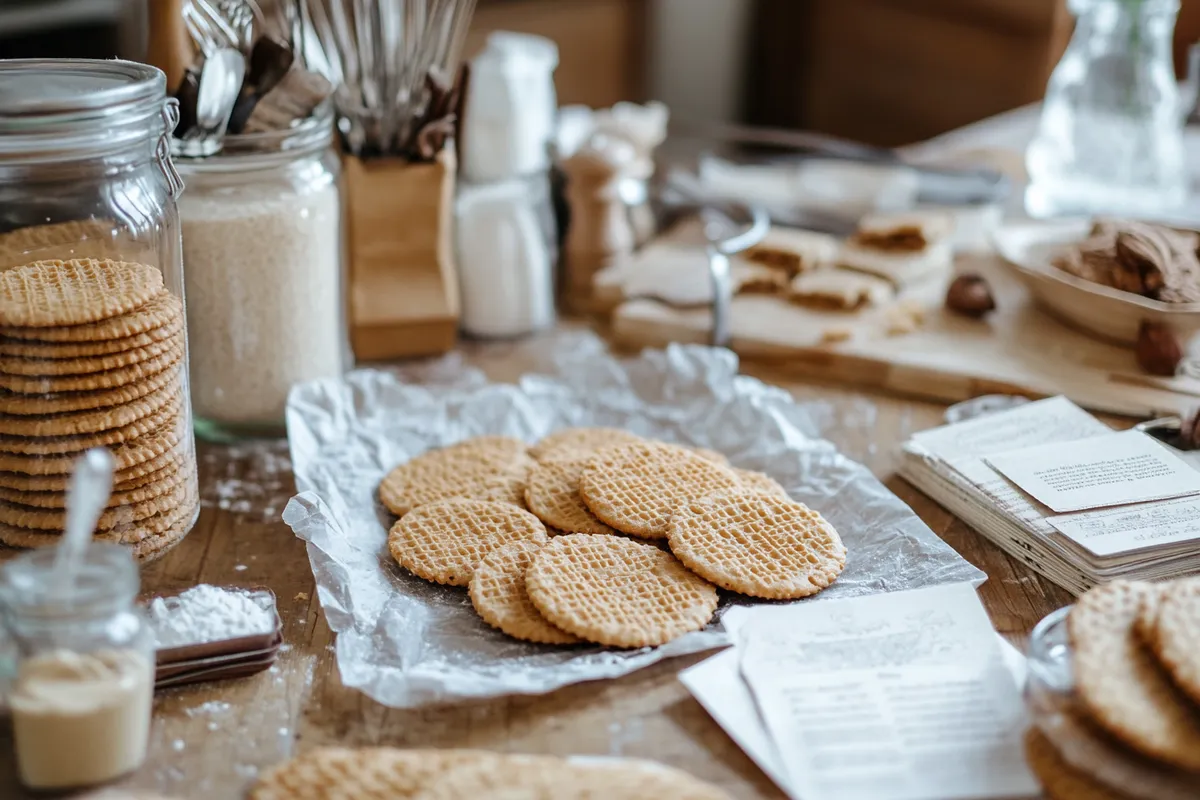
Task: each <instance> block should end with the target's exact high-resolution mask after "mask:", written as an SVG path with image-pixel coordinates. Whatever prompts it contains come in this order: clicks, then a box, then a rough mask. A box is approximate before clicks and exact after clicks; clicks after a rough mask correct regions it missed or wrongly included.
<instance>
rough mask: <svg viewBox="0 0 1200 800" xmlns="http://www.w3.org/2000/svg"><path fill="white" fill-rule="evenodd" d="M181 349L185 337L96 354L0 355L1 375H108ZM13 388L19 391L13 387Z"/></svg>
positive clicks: (174, 337) (175, 337)
mask: <svg viewBox="0 0 1200 800" xmlns="http://www.w3.org/2000/svg"><path fill="white" fill-rule="evenodd" d="M51 346H53V345H51ZM182 350H183V337H182V336H173V337H170V338H168V339H163V340H161V341H157V342H151V343H150V344H148V345H144V346H142V347H135V348H133V349H132V350H122V351H119V352H116V353H107V354H104V355H96V356H81V357H76V358H66V357H62V358H46V357H45V356H34V355H21V356H5V355H0V374H3V375H9V376H12V375H25V376H38V377H44V376H62V375H91V374H93V373H104V374H108V373H112V372H113V371H115V370H122V369H127V368H129V367H131V366H133V365H134V364H140V363H142V362H144V361H149V360H151V359H153V358H158V357H160V356H163V355H165V354H168V353H170V352H172V351H179V352H181V353H182ZM6 388H11V387H6ZM13 391H18V390H16V389H13ZM51 391H58V389H56V388H52V389H51Z"/></svg>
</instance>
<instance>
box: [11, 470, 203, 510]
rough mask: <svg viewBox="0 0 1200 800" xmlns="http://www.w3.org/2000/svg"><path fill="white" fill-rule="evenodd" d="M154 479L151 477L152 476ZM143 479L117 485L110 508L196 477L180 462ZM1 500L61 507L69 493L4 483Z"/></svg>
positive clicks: (159, 493) (153, 495) (150, 496)
mask: <svg viewBox="0 0 1200 800" xmlns="http://www.w3.org/2000/svg"><path fill="white" fill-rule="evenodd" d="M151 476H152V477H153V480H147V478H148V477H151ZM151 476H145V477H143V478H140V479H139V485H137V486H132V487H129V488H125V489H120V490H117V489H114V490H113V493H112V494H111V495H109V498H108V508H116V507H117V506H123V505H129V504H136V503H144V502H146V501H147V500H153V499H154V498H156V497H161V496H162V495H164V494H166V493H167V492H169V491H171V490H172V489H174V488H175V487H177V486H180V485H182V484H183V483H184V482H185V481H188V480H194V479H195V478H194V476H195V471H194V470H192V468H191V467H187V468H185V469H181V468H180V467H179V465H178V464H168V465H167V466H165V467H163V468H162V469H160V470H158V471H157V472H154V473H152V474H151ZM0 501H3V502H6V503H13V504H16V505H22V506H30V507H31V508H44V509H49V510H59V511H61V510H62V509H64V508H66V506H67V495H66V493H65V492H54V491H50V492H22V491H20V490H18V489H8V488H6V487H3V486H0Z"/></svg>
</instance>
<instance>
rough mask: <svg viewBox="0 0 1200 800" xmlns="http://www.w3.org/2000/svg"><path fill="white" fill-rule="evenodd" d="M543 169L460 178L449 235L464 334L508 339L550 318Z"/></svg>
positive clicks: (551, 256)
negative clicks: (523, 174)
mask: <svg viewBox="0 0 1200 800" xmlns="http://www.w3.org/2000/svg"><path fill="white" fill-rule="evenodd" d="M549 202H550V185H549V178H548V176H547V175H546V174H544V173H543V174H540V175H535V176H531V177H528V178H517V179H514V180H509V181H499V182H495V183H483V184H460V185H459V189H458V196H457V198H456V200H455V238H456V246H457V258H458V274H459V283H460V286H461V298H462V315H461V317H460V320H459V324H460V326H461V328H462V330H463V332H464V333H466V334H467V335H469V336H477V337H482V338H509V337H514V336H523V335H526V334H529V333H534V332H535V331H539V330H543V329H545V328H548V327H550V326H551V325H553V324H554V318H555V312H554V262H555V252H554V247H553V245H552V242H553V233H552V229H551V226H552V224H553V220H552V211H551V209H550V205H549Z"/></svg>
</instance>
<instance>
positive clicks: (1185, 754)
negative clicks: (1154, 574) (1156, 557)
mask: <svg viewBox="0 0 1200 800" xmlns="http://www.w3.org/2000/svg"><path fill="white" fill-rule="evenodd" d="M1159 591H1161V590H1160V589H1159V588H1158V587H1157V586H1155V585H1153V584H1148V583H1135V582H1132V581H1113V582H1112V583H1108V584H1104V585H1102V586H1098V587H1096V588H1094V589H1092V590H1090V591H1088V592H1086V593H1085V594H1083V595H1082V596H1081V597H1080V598H1079V601H1078V602H1077V603H1076V604H1075V607H1074V608H1072V609H1071V613H1070V615H1069V616H1068V617H1067V632H1068V635H1069V637H1070V641H1071V648H1072V664H1073V666H1074V672H1075V691H1076V693H1077V695H1078V697H1079V701H1080V703H1081V704H1082V706H1083V707H1084V708H1085V709H1086V710H1087V712H1088V713H1089V714H1090V715H1091V717H1092V719H1093V721H1095V723H1096V724H1097V725H1099V726H1100V727H1102V728H1103V729H1104V730H1105V731H1107V732H1108V733H1109V734H1110V735H1111V736H1113V737H1115V738H1116V739H1119V740H1120V741H1122V742H1124V743H1125V744H1126V745H1127V746H1128V747H1131V748H1133V749H1134V750H1137V751H1138V752H1140V753H1142V754H1144V755H1146V756H1149V757H1151V758H1155V759H1158V760H1159V761H1162V762H1164V763H1167V764H1170V765H1172V766H1175V767H1178V768H1180V769H1188V770H1193V771H1200V712H1198V711H1197V710H1196V708H1195V707H1194V706H1193V705H1192V704H1191V703H1189V702H1188V700H1187V698H1186V697H1185V696H1184V695H1183V694H1182V693H1181V692H1180V691H1179V690H1178V689H1177V688H1175V686H1174V685H1173V684H1172V683H1171V680H1170V678H1168V676H1167V674H1166V672H1165V671H1164V670H1163V669H1162V667H1161V666H1160V665H1159V664H1158V662H1157V661H1156V660H1155V658H1154V655H1153V654H1152V653H1151V652H1150V650H1149V649H1148V648H1147V647H1145V646H1144V645H1143V644H1142V642H1141V641H1140V639H1139V637H1138V635H1137V632H1136V630H1135V625H1136V622H1137V618H1138V613H1139V611H1140V608H1141V606H1142V603H1143V602H1145V601H1146V599H1147V597H1149V596H1150V595H1151V594H1152V593H1156V592H1159Z"/></svg>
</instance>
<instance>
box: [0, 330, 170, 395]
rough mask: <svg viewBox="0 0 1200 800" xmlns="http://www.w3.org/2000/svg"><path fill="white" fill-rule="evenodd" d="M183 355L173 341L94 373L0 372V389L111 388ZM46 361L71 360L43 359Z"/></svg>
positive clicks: (142, 377) (35, 392)
mask: <svg viewBox="0 0 1200 800" xmlns="http://www.w3.org/2000/svg"><path fill="white" fill-rule="evenodd" d="M182 358H183V341H182V340H176V341H174V342H172V343H171V346H170V347H169V348H168V349H167V350H166V352H163V353H159V354H158V355H156V356H153V357H151V358H148V359H146V360H144V361H138V362H135V363H132V364H128V365H126V366H123V367H117V368H116V369H110V370H108V371H107V372H94V373H90V374H86V375H76V374H68V375H58V374H52V375H10V374H9V373H7V372H0V389H5V390H7V391H9V392H17V393H20V394H32V395H42V394H58V393H61V392H90V391H95V390H97V389H112V388H116V387H118V386H127V385H129V384H131V383H137V382H138V381H142V380H145V379H146V378H148V377H149V376H151V375H157V374H158V373H160V372H162V371H163V370H166V369H169V368H170V367H173V366H174V365H176V364H178V363H179V362H180V360H181V359H182ZM43 363H48V364H59V363H70V362H57V361H53V362H43Z"/></svg>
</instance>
